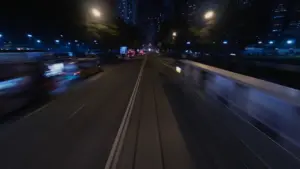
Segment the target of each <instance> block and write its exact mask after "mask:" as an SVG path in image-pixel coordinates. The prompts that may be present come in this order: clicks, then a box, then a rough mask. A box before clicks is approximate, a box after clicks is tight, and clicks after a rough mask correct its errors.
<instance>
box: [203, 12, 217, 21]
mask: <svg viewBox="0 0 300 169" xmlns="http://www.w3.org/2000/svg"><path fill="white" fill-rule="evenodd" d="M214 16H215V12H214V11H207V12H206V13H205V14H204V19H212V18H213V17H214Z"/></svg>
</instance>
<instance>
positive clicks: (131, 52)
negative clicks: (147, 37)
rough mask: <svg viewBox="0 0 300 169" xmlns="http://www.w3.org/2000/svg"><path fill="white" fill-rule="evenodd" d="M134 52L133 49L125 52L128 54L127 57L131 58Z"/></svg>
mask: <svg viewBox="0 0 300 169" xmlns="http://www.w3.org/2000/svg"><path fill="white" fill-rule="evenodd" d="M135 53H136V52H135V50H133V49H129V50H128V52H127V56H128V57H129V58H132V57H134V56H135Z"/></svg>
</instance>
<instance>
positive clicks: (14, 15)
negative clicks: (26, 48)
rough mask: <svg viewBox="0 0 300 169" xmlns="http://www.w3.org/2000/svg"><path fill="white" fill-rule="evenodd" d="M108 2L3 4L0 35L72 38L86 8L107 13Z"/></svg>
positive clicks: (36, 0)
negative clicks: (100, 9)
mask: <svg viewBox="0 0 300 169" xmlns="http://www.w3.org/2000/svg"><path fill="white" fill-rule="evenodd" d="M109 3H110V1H109V0H106V1H105V0H103V1H101V0H11V1H9V0H7V1H6V2H5V3H1V5H0V21H1V26H0V32H1V33H3V34H4V35H5V36H10V39H11V38H12V39H14V38H16V37H18V36H23V35H24V33H27V32H29V33H32V34H36V35H39V36H43V37H44V36H49V37H52V36H55V35H59V34H66V35H68V34H69V35H70V36H73V35H74V34H76V31H75V30H76V29H74V27H76V26H77V27H79V26H80V25H81V24H82V23H84V18H85V15H84V14H85V12H86V9H87V8H88V7H89V6H97V7H98V6H101V7H102V8H103V11H105V10H107V9H109V8H108V4H109Z"/></svg>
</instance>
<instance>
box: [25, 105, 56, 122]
mask: <svg viewBox="0 0 300 169" xmlns="http://www.w3.org/2000/svg"><path fill="white" fill-rule="evenodd" d="M51 103H52V102H49V103H47V104H45V105H43V106H42V107H40V108H38V109H36V110H34V111H33V112H31V113H29V114H27V115H26V116H24V117H23V118H21V119H20V120H24V119H26V118H28V117H30V116H32V115H34V114H36V113H38V112H40V111H42V110H43V109H45V108H47V107H48V106H49V105H50V104H51Z"/></svg>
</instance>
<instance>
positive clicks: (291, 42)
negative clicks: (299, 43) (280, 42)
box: [286, 40, 295, 45]
mask: <svg viewBox="0 0 300 169" xmlns="http://www.w3.org/2000/svg"><path fill="white" fill-rule="evenodd" d="M294 42H295V41H294V40H287V41H286V43H287V44H288V45H291V44H294Z"/></svg>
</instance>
